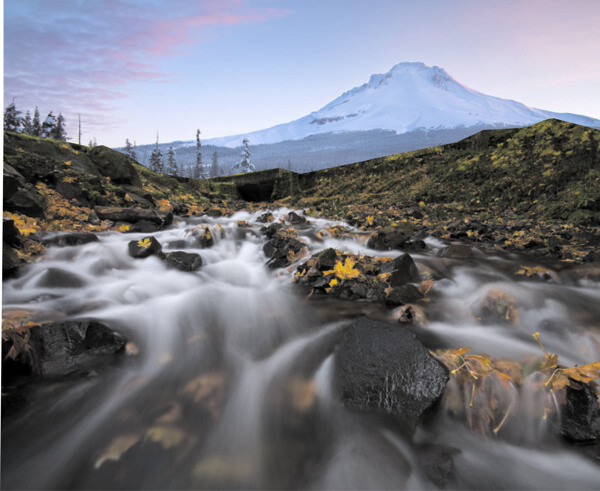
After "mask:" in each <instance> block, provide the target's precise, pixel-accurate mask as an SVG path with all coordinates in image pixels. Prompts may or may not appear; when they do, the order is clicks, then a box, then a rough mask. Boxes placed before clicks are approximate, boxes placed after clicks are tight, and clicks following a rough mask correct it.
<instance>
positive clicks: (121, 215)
mask: <svg viewBox="0 0 600 491" xmlns="http://www.w3.org/2000/svg"><path fill="white" fill-rule="evenodd" d="M94 212H95V213H96V215H97V216H98V218H100V219H101V220H110V221H111V222H126V223H131V224H136V223H138V222H149V223H152V224H154V225H155V227H156V230H158V229H160V228H164V227H167V226H169V225H171V224H172V223H173V214H172V213H171V212H167V211H160V210H145V209H142V208H119V207H117V206H96V207H95V208H94Z"/></svg>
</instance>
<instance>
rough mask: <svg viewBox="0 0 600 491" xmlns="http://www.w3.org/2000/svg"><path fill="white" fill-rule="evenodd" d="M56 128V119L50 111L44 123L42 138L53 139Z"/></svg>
mask: <svg viewBox="0 0 600 491" xmlns="http://www.w3.org/2000/svg"><path fill="white" fill-rule="evenodd" d="M54 128H56V117H55V116H54V114H52V111H50V112H49V113H48V116H46V119H45V120H44V122H43V123H42V136H43V137H44V138H52V132H53V131H54Z"/></svg>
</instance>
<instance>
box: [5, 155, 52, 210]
mask: <svg viewBox="0 0 600 491" xmlns="http://www.w3.org/2000/svg"><path fill="white" fill-rule="evenodd" d="M3 192H4V196H3V206H4V209H5V210H7V211H14V212H18V213H22V214H24V215H27V216H30V217H35V218H44V208H45V206H46V203H45V200H44V197H43V196H42V195H41V194H40V193H39V192H38V191H37V190H36V189H35V188H34V187H33V186H32V185H31V184H30V183H28V182H27V180H26V179H25V177H24V176H23V175H22V174H21V173H20V172H19V171H17V170H16V169H15V168H14V167H12V166H11V165H8V164H7V163H4V179H3Z"/></svg>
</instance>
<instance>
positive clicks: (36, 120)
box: [31, 106, 42, 136]
mask: <svg viewBox="0 0 600 491" xmlns="http://www.w3.org/2000/svg"><path fill="white" fill-rule="evenodd" d="M31 128H32V132H31V134H32V135H33V136H42V124H41V123H40V111H39V109H38V108H37V106H35V111H33V121H32V122H31Z"/></svg>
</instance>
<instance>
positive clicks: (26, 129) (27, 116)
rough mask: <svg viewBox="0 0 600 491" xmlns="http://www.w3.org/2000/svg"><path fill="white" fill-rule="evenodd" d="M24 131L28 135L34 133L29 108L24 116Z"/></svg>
mask: <svg viewBox="0 0 600 491" xmlns="http://www.w3.org/2000/svg"><path fill="white" fill-rule="evenodd" d="M23 133H25V134H26V135H33V123H32V122H31V111H29V109H28V110H27V112H26V113H25V117H24V118H23Z"/></svg>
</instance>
